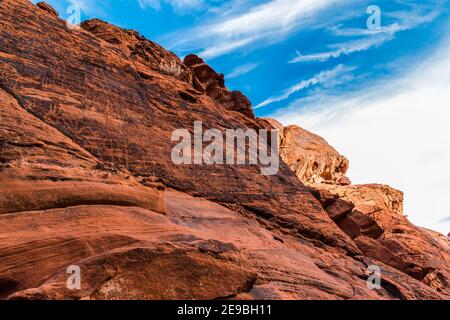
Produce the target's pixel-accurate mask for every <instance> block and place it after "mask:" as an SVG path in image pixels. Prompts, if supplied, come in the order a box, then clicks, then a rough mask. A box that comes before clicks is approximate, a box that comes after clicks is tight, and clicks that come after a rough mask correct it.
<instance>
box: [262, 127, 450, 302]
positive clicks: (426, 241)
mask: <svg viewBox="0 0 450 320" xmlns="http://www.w3.org/2000/svg"><path fill="white" fill-rule="evenodd" d="M258 121H259V122H260V123H262V121H264V123H265V124H266V125H267V126H270V127H272V128H275V129H278V130H279V131H280V132H281V134H280V135H281V137H282V140H281V149H282V151H281V152H280V154H281V157H282V158H283V160H284V161H285V162H286V163H287V164H289V165H290V168H291V170H292V171H293V172H295V174H296V175H297V176H298V177H299V179H300V180H302V181H303V182H304V183H305V184H307V185H308V187H309V188H310V190H311V192H312V194H313V195H314V196H315V197H316V199H317V200H318V201H319V202H320V203H321V205H322V207H323V208H324V209H325V211H327V213H328V215H329V216H330V218H331V219H332V220H333V221H334V223H335V224H336V225H337V226H338V227H339V228H340V229H341V230H342V231H344V232H345V233H346V234H347V235H348V236H349V237H350V238H352V239H353V240H354V242H355V243H356V245H357V247H358V248H359V249H360V250H361V251H362V252H363V253H364V255H366V256H368V257H371V258H373V259H376V260H378V261H381V262H383V263H385V264H386V265H389V266H391V267H393V268H395V269H397V270H400V271H401V272H403V273H406V274H408V275H409V276H411V277H413V278H415V279H417V280H420V281H422V282H423V283H425V284H427V285H429V286H430V287H433V288H435V289H436V290H438V291H440V292H445V293H447V294H449V293H450V267H449V266H450V265H449V261H450V260H449V259H450V255H449V250H448V246H449V240H448V238H445V237H444V236H443V235H440V234H438V233H433V232H431V231H429V230H424V229H421V228H418V227H416V226H414V225H413V224H411V223H410V222H409V221H408V219H407V217H406V216H405V215H404V214H403V193H402V192H401V191H399V190H396V189H394V188H391V187H389V186H386V185H380V184H367V185H347V183H344V184H343V183H342V181H343V179H346V177H345V176H344V174H345V172H346V170H347V169H348V165H349V163H348V161H347V160H346V159H345V158H344V157H343V156H341V155H340V154H339V153H338V152H337V151H336V150H335V149H333V148H331V147H330V146H329V144H328V143H327V142H326V141H325V140H324V139H322V138H320V137H318V136H316V135H314V134H311V133H309V132H307V131H306V130H303V129H301V128H299V127H297V126H289V127H286V128H283V127H282V126H280V125H281V124H279V123H277V122H274V121H273V120H270V119H258ZM286 133H287V134H286ZM311 163H316V164H317V165H313V166H311ZM344 168H345V169H344ZM324 177H328V179H324ZM347 181H349V180H347Z"/></svg>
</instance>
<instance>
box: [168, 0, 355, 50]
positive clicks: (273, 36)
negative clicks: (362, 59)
mask: <svg viewBox="0 0 450 320" xmlns="http://www.w3.org/2000/svg"><path fill="white" fill-rule="evenodd" d="M353 1H354V0H349V1H345V0H271V1H268V2H265V3H263V4H259V5H254V6H250V7H245V8H244V9H245V11H243V12H240V13H238V14H236V13H235V11H236V10H234V11H233V12H234V14H231V15H230V14H229V15H224V16H221V17H220V18H218V19H217V20H216V21H213V22H209V23H206V24H203V25H201V26H199V27H196V28H193V29H190V30H184V31H178V32H177V33H176V34H175V35H174V36H173V37H172V39H171V41H169V42H170V43H169V46H170V47H171V48H172V49H180V48H182V49H183V50H185V49H194V50H199V51H201V53H200V55H201V56H202V57H205V58H214V57H217V56H219V55H222V54H226V53H229V52H231V51H235V50H236V49H239V48H242V47H245V46H248V45H250V44H252V45H255V44H258V42H259V44H263V45H267V44H269V43H271V42H273V41H278V40H280V39H283V38H284V37H285V36H287V35H288V34H290V33H291V32H293V31H296V30H298V28H299V27H300V26H303V27H306V26H314V25H315V24H316V23H317V17H318V14H319V13H320V12H323V11H324V10H326V9H335V6H336V5H337V4H340V3H344V2H345V3H350V2H353ZM335 17H338V16H337V15H335ZM187 35H189V36H187Z"/></svg>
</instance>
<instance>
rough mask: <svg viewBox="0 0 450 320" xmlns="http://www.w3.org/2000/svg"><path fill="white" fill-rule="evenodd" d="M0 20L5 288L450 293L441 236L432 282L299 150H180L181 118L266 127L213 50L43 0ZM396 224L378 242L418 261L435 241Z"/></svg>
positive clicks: (150, 295)
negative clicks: (301, 167) (309, 180)
mask: <svg viewBox="0 0 450 320" xmlns="http://www.w3.org/2000/svg"><path fill="white" fill-rule="evenodd" d="M12 13H14V14H12ZM0 21H1V22H0V23H1V28H0V75H1V76H0V101H1V102H2V108H0V133H1V134H0V146H1V148H0V182H1V184H0V185H1V186H2V188H0V208H1V213H0V298H2V299H218V298H235V299H244V298H252V299H311V298H315V299H446V298H447V299H448V282H447V283H445V281H447V280H446V279H447V278H446V269H445V268H446V267H445V266H444V263H447V265H448V260H446V259H448V256H447V255H444V254H442V253H441V252H440V251H439V250H440V244H438V243H436V246H435V249H434V250H435V251H433V252H431V251H426V252H425V253H424V256H423V257H421V258H420V259H418V262H417V265H418V266H419V267H420V268H422V274H423V275H424V274H425V272H424V270H425V267H427V266H428V265H426V262H425V261H426V259H427V258H430V255H429V254H431V253H432V254H435V255H436V257H433V259H432V260H430V261H432V263H433V268H434V269H433V270H430V271H429V272H428V273H427V274H426V276H425V277H424V278H423V279H422V282H420V281H418V280H417V279H415V278H413V277H411V276H410V275H409V274H407V273H405V272H404V270H399V269H396V268H392V267H390V266H388V265H387V264H385V263H383V261H378V260H375V259H374V258H372V257H370V256H369V255H367V256H366V255H364V254H363V252H362V251H361V250H360V249H358V247H357V244H356V243H355V242H354V241H353V240H352V239H351V238H350V237H349V236H348V235H346V234H345V232H343V231H342V230H341V229H340V228H339V227H338V226H337V225H336V224H335V223H334V222H333V220H332V219H331V218H330V217H329V213H327V211H326V208H325V209H324V207H323V204H322V203H321V202H322V201H318V200H317V199H316V198H315V197H314V196H313V195H312V194H311V192H310V191H309V189H308V188H307V187H306V186H305V185H304V184H303V183H301V182H300V181H299V180H298V179H297V177H296V176H295V175H294V174H293V173H292V172H291V171H290V170H289V168H288V166H287V165H286V164H284V163H282V164H281V167H280V171H279V173H278V174H277V175H275V176H262V175H261V174H260V170H259V169H260V168H259V167H258V166H256V165H254V166H248V165H239V166H238V165H228V166H219V165H213V166H205V165H203V166H198V165H175V164H173V162H172V161H171V157H170V155H171V149H172V146H173V144H171V133H172V131H173V130H174V129H179V128H186V129H191V128H192V126H193V122H194V121H196V120H201V121H203V123H204V126H205V127H211V128H218V129H220V130H224V129H226V128H243V129H246V128H258V127H261V124H260V123H259V122H257V121H255V119H254V118H253V116H252V114H250V113H248V112H246V111H245V110H248V108H249V104H247V103H246V102H245V101H244V100H245V99H243V97H242V96H240V95H236V94H235V98H230V99H231V100H229V101H240V102H239V107H236V104H234V103H233V104H230V105H228V104H227V103H228V102H229V101H228V100H226V99H225V100H224V97H230V96H231V97H232V96H233V93H229V92H228V93H227V89H226V88H224V86H223V85H224V84H222V83H221V80H220V76H217V73H216V75H215V74H214V73H212V71H214V70H212V71H211V70H210V69H208V68H207V67H205V65H202V66H199V67H198V70H196V68H195V67H193V66H195V65H196V64H198V63H200V62H198V61H199V60H195V59H194V58H192V59H193V62H192V63H191V62H188V61H185V62H186V65H185V64H183V63H182V62H181V61H180V60H179V59H178V58H177V57H176V56H174V55H173V54H171V53H170V52H167V51H166V50H164V49H163V48H161V47H160V46H158V45H156V44H154V43H152V42H150V41H148V40H145V39H144V38H142V37H141V36H139V35H138V34H137V33H136V32H134V31H127V30H123V29H120V28H117V27H114V26H111V25H109V24H106V23H104V22H102V21H99V20H91V21H88V22H85V23H84V24H83V26H82V27H83V28H82V29H69V28H67V26H66V24H65V22H64V21H62V20H60V19H57V18H55V17H54V16H52V15H49V14H48V13H47V12H45V11H43V10H36V7H35V6H33V5H32V4H31V2H29V1H28V0H4V1H2V2H0ZM189 59H191V58H189ZM196 61H197V63H195V62H196ZM167 66H168V67H167ZM201 70H206V71H204V72H206V75H205V76H204V77H203V76H202V72H203V71H201ZM200 71H201V72H200ZM205 84H207V85H206V86H205ZM202 86H203V87H204V92H202ZM233 99H234V100H233ZM242 106H243V109H242V110H241V109H240V108H241V107H242ZM230 108H231V109H230ZM230 110H232V111H238V112H230ZM333 161H335V163H337V162H336V161H337V160H333ZM333 161H332V162H333ZM343 161H344V160H343ZM344 162H345V161H344ZM325 167H326V166H325V165H324V168H325ZM327 170H328V169H327ZM327 170H325V171H327ZM325 171H324V172H325ZM344 171H345V170H344ZM341 173H342V172H341ZM333 179H334V178H331V179H329V181H330V182H332V181H334V180H333ZM319 180H320V179H319ZM325 180H327V179H325ZM321 181H323V180H321ZM327 181H328V180H327ZM176 190H178V191H176ZM330 194H332V192H330ZM326 197H329V195H328V196H324V198H326ZM332 198H333V199H331V200H330V204H329V206H331V208H329V211H330V212H332V214H335V215H336V214H337V215H338V216H340V215H342V216H345V215H348V214H349V213H347V214H343V213H342V212H341V211H342V209H341V208H339V210H338V208H334V207H333V206H332V205H333V203H335V202H333V201H338V200H339V195H337V194H335V195H333V196H332ZM319 199H320V197H319ZM344 200H345V199H344ZM335 207H336V205H335ZM327 208H328V206H327ZM333 208H334V209H333ZM332 209H333V210H332ZM352 212H353V211H351V212H350V213H352ZM394 218H395V217H394ZM386 223H387V222H386ZM383 228H384V233H383V235H382V236H381V237H379V238H378V239H377V240H376V241H377V244H378V245H380V246H383V247H384V248H387V249H388V250H390V251H391V252H395V254H396V255H398V256H399V257H400V258H401V259H403V260H404V261H406V262H407V263H410V261H409V260H408V259H411V258H412V257H413V255H414V254H415V253H422V251H420V250H419V249H427V248H428V247H427V245H428V244H427V245H425V244H423V245H422V247H418V248H411V244H412V242H411V241H410V240H409V239H408V238H406V237H405V238H399V237H398V236H395V235H397V233H396V232H397V231H398V228H394V227H392V229H388V228H387V227H386V226H383ZM404 228H411V230H412V231H414V232H418V234H419V235H420V236H421V235H422V231H420V232H419V231H418V230H416V229H414V228H413V227H412V226H411V227H408V226H405V227H404ZM405 230H406V229H405ZM390 232H392V234H393V236H392V237H390V236H389V237H388V236H387V235H388V234H390ZM414 236H415V237H416V236H417V235H414ZM429 237H430V239H431V238H432V236H431V235H430V236H429ZM358 238H359V237H358ZM358 238H357V239H358ZM426 239H427V238H425V237H424V238H423V240H424V241H426ZM369 241H371V240H369ZM374 241H375V240H374ZM381 241H382V242H381ZM361 247H362V246H361ZM396 247H399V248H400V249H395V248H396ZM398 250H402V252H398ZM438 253H439V254H441V256H438ZM374 256H375V255H374ZM437 259H441V260H437ZM375 263H377V264H380V265H381V266H382V268H383V271H384V272H385V273H384V278H383V279H384V280H385V281H384V282H383V287H382V288H381V289H380V290H369V289H368V288H367V286H366V279H367V277H368V276H369V274H368V271H367V270H368V269H367V267H368V266H369V265H371V264H375ZM70 265H77V266H79V267H80V269H81V274H82V283H81V285H82V288H81V290H67V287H66V286H65V283H66V280H67V276H68V275H67V273H66V270H67V267H68V266H70ZM426 270H428V269H426ZM393 288H394V289H393Z"/></svg>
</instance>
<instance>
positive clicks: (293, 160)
mask: <svg viewBox="0 0 450 320" xmlns="http://www.w3.org/2000/svg"><path fill="white" fill-rule="evenodd" d="M257 121H258V122H259V123H260V125H261V126H262V127H264V128H268V127H271V128H274V129H277V130H278V132H279V141H280V155H281V157H282V159H283V161H284V162H286V164H287V165H288V166H289V167H290V168H291V170H292V171H294V173H295V175H296V176H297V177H298V178H299V179H300V180H301V181H304V182H307V183H324V184H332V185H335V184H338V185H348V184H350V183H351V182H350V179H349V178H348V177H346V176H345V174H346V173H347V170H348V165H349V162H348V160H347V159H346V158H345V157H344V156H342V155H340V154H339V153H338V152H337V151H336V150H335V149H334V148H333V147H331V146H330V145H329V144H328V143H327V142H326V141H325V140H324V139H323V138H322V137H319V136H318V135H316V134H314V133H311V132H309V131H307V130H305V129H302V128H300V127H298V126H288V127H283V125H282V124H281V123H279V122H276V121H275V120H273V119H266V118H260V119H258V120H257Z"/></svg>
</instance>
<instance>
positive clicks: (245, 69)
mask: <svg viewBox="0 0 450 320" xmlns="http://www.w3.org/2000/svg"><path fill="white" fill-rule="evenodd" d="M258 66H259V63H246V64H243V65H241V66H238V67H236V68H234V69H233V70H232V71H231V72H230V73H229V74H228V75H227V76H226V78H227V79H234V78H237V77H240V76H242V75H244V74H247V73H249V72H251V71H252V70H254V69H256V68H257V67H258Z"/></svg>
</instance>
